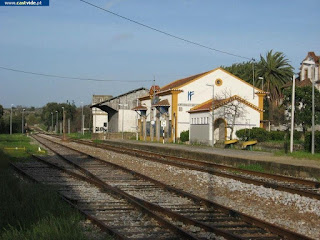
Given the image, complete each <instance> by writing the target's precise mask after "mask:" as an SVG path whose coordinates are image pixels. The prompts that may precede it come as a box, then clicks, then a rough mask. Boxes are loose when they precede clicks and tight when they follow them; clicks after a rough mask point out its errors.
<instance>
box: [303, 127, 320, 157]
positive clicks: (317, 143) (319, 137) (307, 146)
mask: <svg viewBox="0 0 320 240" xmlns="http://www.w3.org/2000/svg"><path fill="white" fill-rule="evenodd" d="M311 138H312V134H311V132H308V133H307V134H306V138H305V141H304V150H305V151H308V152H309V151H310V152H311V140H312V139H311ZM314 152H318V153H320V131H315V132H314Z"/></svg>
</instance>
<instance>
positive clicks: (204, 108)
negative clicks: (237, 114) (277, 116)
mask: <svg viewBox="0 0 320 240" xmlns="http://www.w3.org/2000/svg"><path fill="white" fill-rule="evenodd" d="M234 100H238V101H239V102H242V103H243V104H245V105H247V106H249V107H251V108H253V109H255V110H257V111H260V112H263V109H260V108H258V107H257V106H256V105H254V104H252V103H250V102H248V101H247V100H245V99H243V98H241V97H239V96H238V95H233V96H232V97H230V98H226V99H221V100H216V99H215V100H214V109H218V108H220V107H222V106H223V105H226V104H228V103H230V102H232V101H234ZM208 111H212V99H210V100H208V101H206V102H204V103H201V104H199V105H197V106H195V107H193V108H191V109H190V111H189V113H194V112H208Z"/></svg>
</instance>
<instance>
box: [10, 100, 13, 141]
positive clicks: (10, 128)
mask: <svg viewBox="0 0 320 240" xmlns="http://www.w3.org/2000/svg"><path fill="white" fill-rule="evenodd" d="M12 106H13V104H11V113H10V135H12Z"/></svg>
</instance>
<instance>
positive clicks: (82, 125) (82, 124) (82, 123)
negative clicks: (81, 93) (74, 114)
mask: <svg viewBox="0 0 320 240" xmlns="http://www.w3.org/2000/svg"><path fill="white" fill-rule="evenodd" d="M81 133H82V135H84V119H83V102H81Z"/></svg>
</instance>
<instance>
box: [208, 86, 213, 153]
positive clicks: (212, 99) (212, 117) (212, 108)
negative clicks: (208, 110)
mask: <svg viewBox="0 0 320 240" xmlns="http://www.w3.org/2000/svg"><path fill="white" fill-rule="evenodd" d="M207 86H210V87H212V114H211V117H212V119H211V120H212V121H211V132H212V133H211V134H212V142H211V146H212V147H214V84H212V85H211V84H207Z"/></svg>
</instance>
